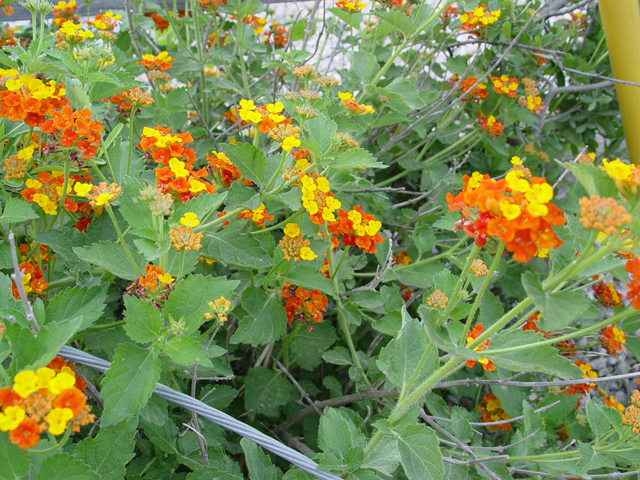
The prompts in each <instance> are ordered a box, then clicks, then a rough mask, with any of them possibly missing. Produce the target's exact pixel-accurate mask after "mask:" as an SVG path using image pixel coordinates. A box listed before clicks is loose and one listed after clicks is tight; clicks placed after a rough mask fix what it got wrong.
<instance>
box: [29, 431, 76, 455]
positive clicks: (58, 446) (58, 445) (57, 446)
mask: <svg viewBox="0 0 640 480" xmlns="http://www.w3.org/2000/svg"><path fill="white" fill-rule="evenodd" d="M70 435H71V425H67V429H66V430H65V431H64V436H63V437H62V438H61V439H60V441H59V442H58V443H56V444H54V445H53V446H52V447H49V448H45V449H44V450H34V449H29V453H30V454H31V455H39V454H42V453H51V452H55V451H56V450H60V449H61V448H62V447H63V446H64V445H65V444H66V443H67V440H69V436H70Z"/></svg>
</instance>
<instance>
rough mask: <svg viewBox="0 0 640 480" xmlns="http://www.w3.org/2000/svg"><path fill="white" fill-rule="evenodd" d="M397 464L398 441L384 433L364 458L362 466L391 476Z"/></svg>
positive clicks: (398, 461)
mask: <svg viewBox="0 0 640 480" xmlns="http://www.w3.org/2000/svg"><path fill="white" fill-rule="evenodd" d="M399 464H400V451H399V450H398V442H397V441H396V440H395V439H394V438H392V437H391V436H389V435H385V436H384V437H382V440H380V441H379V442H378V444H377V445H376V446H375V447H374V448H373V450H371V453H370V454H369V455H368V456H367V457H366V458H365V459H364V463H363V464H362V468H368V469H371V470H376V471H377V472H380V473H382V474H383V475H388V476H392V475H393V472H395V471H396V469H397V468H398V465H399Z"/></svg>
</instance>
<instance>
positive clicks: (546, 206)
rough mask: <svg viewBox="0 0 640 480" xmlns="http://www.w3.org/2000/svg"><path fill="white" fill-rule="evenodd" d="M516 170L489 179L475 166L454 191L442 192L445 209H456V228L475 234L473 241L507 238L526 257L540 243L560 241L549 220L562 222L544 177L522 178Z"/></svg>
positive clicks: (509, 248)
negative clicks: (444, 194) (459, 215)
mask: <svg viewBox="0 0 640 480" xmlns="http://www.w3.org/2000/svg"><path fill="white" fill-rule="evenodd" d="M522 177H523V173H522V171H520V170H511V171H510V172H509V173H508V174H507V176H506V178H504V179H501V180H492V179H491V178H490V177H489V175H481V174H480V173H478V172H475V173H474V174H473V175H472V176H471V177H469V176H468V175H465V176H464V177H463V179H462V180H463V185H464V186H463V188H462V191H461V192H460V193H458V195H456V196H455V197H454V196H453V195H451V194H450V193H447V203H448V204H449V211H452V212H454V211H460V212H461V217H462V220H461V221H460V223H459V224H458V226H457V228H458V229H462V230H464V232H465V233H467V234H468V235H470V236H471V237H473V238H475V243H476V245H477V246H479V247H482V246H484V245H485V244H486V243H487V238H488V237H495V238H497V239H499V240H500V241H501V242H504V243H506V250H507V251H509V252H513V258H514V259H515V260H516V261H518V262H528V261H530V260H531V258H532V257H533V256H534V255H536V254H537V253H538V252H539V251H540V250H542V249H549V248H558V247H559V246H561V245H562V243H563V242H562V240H560V239H559V238H558V237H557V236H556V234H555V232H554V231H553V227H554V226H559V225H562V224H564V223H565V222H566V219H565V218H564V215H563V211H562V210H560V209H559V208H558V207H556V206H555V205H554V204H552V203H550V201H551V199H552V198H553V189H552V188H551V186H550V185H549V184H548V183H547V182H546V180H545V179H544V178H538V177H531V178H530V179H528V180H526V179H524V178H522Z"/></svg>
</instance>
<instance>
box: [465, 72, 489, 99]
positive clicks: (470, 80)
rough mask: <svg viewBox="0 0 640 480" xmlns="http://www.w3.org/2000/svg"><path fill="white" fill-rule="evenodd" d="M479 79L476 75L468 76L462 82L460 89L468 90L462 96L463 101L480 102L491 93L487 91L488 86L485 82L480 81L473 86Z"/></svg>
mask: <svg viewBox="0 0 640 480" xmlns="http://www.w3.org/2000/svg"><path fill="white" fill-rule="evenodd" d="M477 81H478V79H477V78H476V77H467V78H465V79H464V80H463V81H462V82H460V90H462V91H463V92H466V95H465V96H463V97H462V101H463V102H467V101H468V102H469V103H480V102H481V101H482V100H486V99H487V97H488V96H489V93H488V92H487V86H486V85H485V84H483V83H479V84H478V85H477V86H476V87H474V88H473V89H472V88H471V87H472V86H473V85H475V84H476V83H477Z"/></svg>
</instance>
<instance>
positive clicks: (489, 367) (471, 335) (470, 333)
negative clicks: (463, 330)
mask: <svg viewBox="0 0 640 480" xmlns="http://www.w3.org/2000/svg"><path fill="white" fill-rule="evenodd" d="M483 333H484V327H483V326H482V324H481V323H478V324H476V325H475V326H474V327H473V328H472V329H471V330H467V345H469V344H471V343H472V342H473V341H474V340H475V339H476V338H478V337H479V336H480V335H482V334H483ZM490 343H491V340H490V339H488V338H487V339H486V340H485V341H483V342H482V343H481V344H480V345H478V346H477V347H475V348H474V349H473V351H474V352H484V351H485V350H486V349H487V348H489V344H490ZM476 362H478V363H480V365H482V368H483V369H484V370H486V371H489V372H492V371H494V370H495V369H496V367H495V366H494V365H493V362H492V361H491V360H489V359H488V358H480V359H479V360H467V367H469V368H473V367H474V366H475V364H476Z"/></svg>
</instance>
